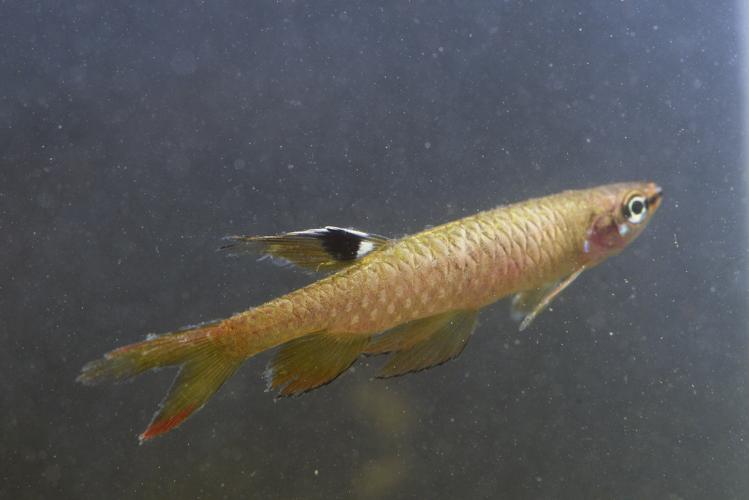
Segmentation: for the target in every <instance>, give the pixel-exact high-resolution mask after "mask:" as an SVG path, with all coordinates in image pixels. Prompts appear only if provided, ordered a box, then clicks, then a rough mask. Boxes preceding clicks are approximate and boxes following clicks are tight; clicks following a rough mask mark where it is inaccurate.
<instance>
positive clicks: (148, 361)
mask: <svg viewBox="0 0 749 500" xmlns="http://www.w3.org/2000/svg"><path fill="white" fill-rule="evenodd" d="M214 328H215V324H212V325H207V326H201V327H198V328H194V329H191V330H186V331H183V332H177V333H169V334H166V335H160V336H157V337H153V338H150V339H148V340H145V341H143V342H138V343H136V344H131V345H128V346H124V347H120V348H119V349H115V350H113V351H110V352H108V353H107V354H105V355H104V356H103V357H102V358H101V359H98V360H96V361H92V362H90V363H88V364H87V365H86V366H84V367H83V370H82V371H81V374H80V375H79V376H78V379H77V380H78V381H79V382H82V383H84V384H89V385H92V384H98V383H100V382H110V381H120V380H126V379H128V378H130V377H133V376H135V375H138V374H140V373H143V372H144V371H148V370H151V369H154V368H161V367H164V366H174V365H181V367H182V368H181V369H180V371H179V374H178V375H177V378H176V379H175V381H174V383H173V384H172V387H171V389H170V390H169V393H168V394H167V396H166V398H165V399H164V401H163V402H162V403H161V406H160V407H159V410H158V411H157V412H156V415H154V417H153V420H151V423H150V425H149V426H148V428H147V429H146V430H145V431H144V432H143V434H141V435H140V442H141V443H142V442H143V441H147V440H149V439H152V438H154V437H156V436H158V435H160V434H164V433H165V432H168V431H170V430H171V429H174V428H175V427H177V426H178V425H180V424H181V423H182V422H183V421H184V420H185V419H186V418H187V417H189V416H190V415H191V414H192V413H194V412H195V411H197V410H199V409H200V408H202V407H203V405H205V403H206V401H208V399H209V398H210V397H211V396H212V395H213V394H214V393H215V392H216V391H217V390H218V389H219V387H221V385H222V384H223V383H224V382H225V381H226V380H227V379H228V378H229V377H230V376H231V375H232V374H233V373H234V371H235V370H236V369H237V368H238V367H239V365H240V364H241V363H242V359H241V358H238V357H236V356H232V355H231V354H230V353H227V352H226V350H225V349H224V348H223V346H222V345H220V344H218V343H217V342H216V341H215V337H213V336H212V335H211V330H213V329H214Z"/></svg>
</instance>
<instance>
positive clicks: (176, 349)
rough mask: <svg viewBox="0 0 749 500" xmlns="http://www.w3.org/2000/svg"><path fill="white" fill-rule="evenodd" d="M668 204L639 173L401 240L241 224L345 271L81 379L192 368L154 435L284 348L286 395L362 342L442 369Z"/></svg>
mask: <svg viewBox="0 0 749 500" xmlns="http://www.w3.org/2000/svg"><path fill="white" fill-rule="evenodd" d="M660 202H661V189H660V188H659V187H658V186H656V185H655V184H653V183H645V182H633V183H621V184H610V185H605V186H600V187H595V188H592V189H584V190H576V191H565V192H562V193H559V194H555V195H551V196H547V197H544V198H535V199H531V200H527V201H524V202H521V203H516V204H513V205H507V206H502V207H499V208H495V209H494V210H489V211H486V212H481V213H478V214H476V215H472V216H470V217H465V218H463V219H460V220H457V221H454V222H450V223H448V224H444V225H441V226H437V227H435V228H432V229H428V230H426V231H423V232H421V233H418V234H415V235H413V236H408V237H405V238H401V239H398V240H390V239H387V238H384V237H382V236H376V235H371V234H367V233H363V232H361V231H355V230H352V229H341V228H337V227H332V226H327V227H325V228H321V229H312V230H307V231H297V232H292V233H287V234H282V235H279V236H261V237H250V236H235V237H232V239H233V240H234V243H233V244H232V245H229V247H230V248H231V249H232V250H234V251H239V252H243V251H246V250H253V251H260V252H261V253H264V254H266V255H270V256H272V257H277V258H281V259H284V260H286V261H289V262H291V263H293V264H296V265H298V266H301V267H303V268H308V269H313V270H322V271H336V272H335V273H334V274H331V275H330V276H327V277H325V278H323V279H321V280H319V281H317V282H315V283H312V284H310V285H308V286H306V287H304V288H301V289H299V290H296V291H294V292H291V293H289V294H287V295H284V296H282V297H279V298H277V299H275V300H272V301H270V302H267V303H265V304H263V305H261V306H259V307H255V308H252V309H249V310H248V311H245V312H243V313H240V314H237V315H235V316H232V317H230V318H227V319H224V320H221V321H217V322H212V323H208V324H204V325H200V326H198V327H194V328H189V329H186V330H182V331H178V332H174V333H169V334H165V335H161V336H155V337H151V338H148V339H147V340H145V341H143V342H139V343H136V344H131V345H128V346H125V347H121V348H119V349H115V350H114V351H111V352H109V353H107V354H105V355H104V357H103V358H101V359H99V360H96V361H93V362H91V363H89V364H87V365H86V366H85V367H84V368H83V371H82V372H81V374H80V376H79V377H78V380H79V381H81V382H83V383H87V384H92V383H97V382H101V381H108V380H122V379H126V378H129V377H132V376H134V375H137V374H139V373H141V372H144V371H147V370H151V369H153V368H159V367H163V366H170V365H179V366H181V369H180V372H179V375H178V376H177V379H176V381H175V383H174V385H173V386H172V388H171V390H170V392H169V394H168V395H167V397H166V399H165V400H164V402H163V403H162V404H161V407H160V409H159V411H158V412H157V413H156V415H155V416H154V418H153V420H152V421H151V424H150V425H149V427H148V428H147V429H146V431H145V432H144V433H143V434H141V436H140V439H141V442H142V441H144V440H147V439H150V438H153V437H155V436H158V435H159V434H163V433H164V432H167V431H169V430H171V429H173V428H174V427H176V426H177V425H179V424H180V423H182V421H184V420H185V419H186V418H187V417H188V416H190V415H191V414H192V413H193V412H195V411H196V410H198V409H200V408H201V407H202V406H203V405H204V404H205V403H206V401H207V400H208V398H210V396H211V395H212V394H213V393H214V392H216V390H218V388H219V387H220V386H221V385H222V384H223V383H224V382H225V381H226V380H227V379H228V378H229V377H230V376H231V375H232V374H233V373H234V371H235V370H236V369H237V368H238V367H239V366H240V365H241V364H242V362H243V361H245V360H246V359H247V358H249V357H251V356H253V355H255V354H258V353H260V352H262V351H265V350H267V349H271V348H274V347H277V346H281V347H280V349H279V351H278V352H277V353H276V355H275V358H274V359H273V360H272V361H271V363H270V365H269V367H268V369H267V372H266V376H267V379H268V384H269V387H270V388H271V389H274V390H278V391H279V394H280V395H281V396H291V395H296V394H300V393H303V392H305V391H308V390H311V389H314V388H316V387H319V386H321V385H323V384H326V383H328V382H330V381H332V380H333V379H335V378H336V377H337V376H338V375H340V374H341V373H343V372H344V371H346V370H347V369H348V368H349V367H350V366H351V365H352V364H353V363H354V362H355V361H356V360H357V358H358V357H359V356H361V355H362V354H385V353H388V354H389V357H388V358H387V361H386V362H385V364H384V366H383V368H382V370H381V372H380V376H382V377H391V376H396V375H402V374H405V373H409V372H414V371H418V370H423V369H426V368H430V367H433V366H436V365H439V364H441V363H444V362H446V361H448V360H450V359H453V358H455V357H456V356H457V355H459V354H460V353H461V351H462V350H463V348H464V347H465V345H466V343H467V342H468V339H469V337H470V336H471V333H472V332H473V329H474V327H475V325H476V317H477V315H478V311H479V310H480V309H481V308H482V307H484V306H486V305H488V304H491V303H492V302H495V301H497V300H499V299H501V298H503V297H507V296H509V295H515V297H514V299H513V311H514V313H515V314H519V315H521V316H522V317H523V318H524V319H523V320H522V323H521V324H520V329H521V330H523V329H525V328H526V327H527V326H528V325H529V324H530V323H531V321H532V320H533V318H535V317H536V315H537V314H538V313H539V312H541V311H542V310H543V309H544V308H545V307H546V306H548V305H549V303H550V302H551V301H552V300H553V299H554V298H555V297H556V296H557V295H558V294H559V293H560V292H561V291H562V290H564V289H565V288H566V287H567V286H568V285H569V284H570V283H572V281H574V280H575V278H577V276H579V275H580V273H582V272H583V271H584V270H586V269H590V268H591V267H593V266H595V265H597V264H599V263H600V262H602V261H603V260H605V259H606V258H608V257H609V256H611V255H615V254H617V253H619V252H620V251H621V250H622V249H623V248H624V247H626V246H627V245H628V244H629V243H631V242H632V241H633V240H634V239H635V238H636V237H637V236H638V235H639V234H640V233H641V232H642V230H643V229H644V228H645V226H646V225H647V223H648V222H649V221H650V219H651V218H652V216H653V214H654V213H655V211H656V209H657V208H658V206H659V205H660Z"/></svg>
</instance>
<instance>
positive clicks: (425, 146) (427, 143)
mask: <svg viewBox="0 0 749 500" xmlns="http://www.w3.org/2000/svg"><path fill="white" fill-rule="evenodd" d="M431 147H432V143H431V142H429V141H427V142H425V143H424V149H431Z"/></svg>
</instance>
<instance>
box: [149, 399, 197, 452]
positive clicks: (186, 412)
mask: <svg viewBox="0 0 749 500" xmlns="http://www.w3.org/2000/svg"><path fill="white" fill-rule="evenodd" d="M194 410H195V406H187V407H185V408H183V409H182V410H181V411H179V412H178V413H175V414H174V415H171V416H166V415H161V414H159V415H157V417H156V418H155V419H154V421H153V422H151V424H150V425H149V426H148V429H146V430H145V431H143V434H141V435H140V436H138V440H139V441H140V444H143V443H144V442H146V441H148V440H150V439H153V438H155V437H157V436H160V435H161V434H164V433H166V432H169V431H170V430H172V429H174V428H175V427H177V426H178V425H179V424H181V423H182V422H183V421H184V420H185V419H186V418H187V417H189V416H190V414H191V413H192V412H193V411H194Z"/></svg>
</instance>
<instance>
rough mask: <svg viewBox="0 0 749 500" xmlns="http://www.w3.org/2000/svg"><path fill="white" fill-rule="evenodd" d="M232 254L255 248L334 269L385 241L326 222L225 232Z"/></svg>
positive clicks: (307, 264)
mask: <svg viewBox="0 0 749 500" xmlns="http://www.w3.org/2000/svg"><path fill="white" fill-rule="evenodd" d="M228 239H230V240H233V241H234V243H231V244H229V245H226V246H223V247H221V249H222V250H229V251H230V252H231V253H233V254H239V253H245V252H258V253H261V254H265V255H269V256H271V257H275V258H279V259H282V260H285V261H288V262H291V263H292V264H295V265H297V266H299V267H302V268H305V269H311V270H313V271H337V270H339V269H343V268H344V267H346V266H348V265H350V264H353V263H354V262H356V261H358V260H359V259H361V258H362V257H364V256H365V255H368V254H370V253H372V252H374V251H376V250H378V249H380V248H381V247H382V246H383V245H385V244H386V243H387V242H388V241H389V240H388V239H387V238H385V237H383V236H378V235H375V234H367V233H363V232H361V231H356V230H354V229H343V228H340V227H335V226H326V227H324V228H319V229H308V230H306V231H295V232H292V233H286V234H280V235H277V236H229V237H228Z"/></svg>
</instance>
